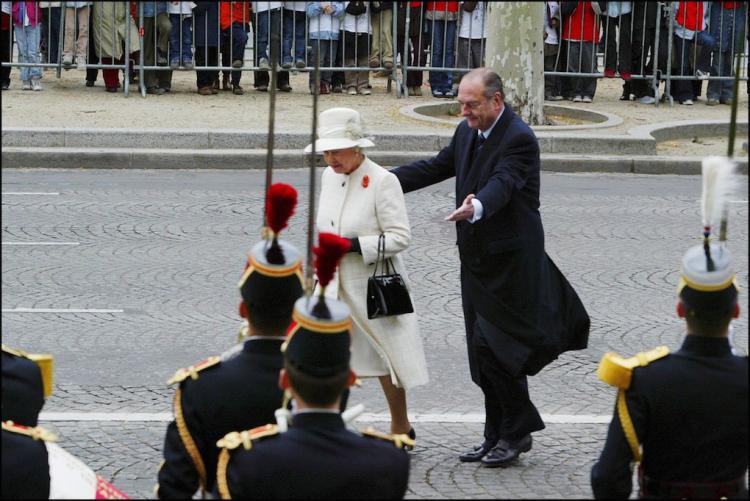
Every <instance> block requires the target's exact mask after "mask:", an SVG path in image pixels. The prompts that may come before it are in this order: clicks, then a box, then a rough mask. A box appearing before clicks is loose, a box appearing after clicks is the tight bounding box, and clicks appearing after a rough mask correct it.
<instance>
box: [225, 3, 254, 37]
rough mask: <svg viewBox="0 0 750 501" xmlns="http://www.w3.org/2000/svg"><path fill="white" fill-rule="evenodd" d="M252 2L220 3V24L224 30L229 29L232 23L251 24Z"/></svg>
mask: <svg viewBox="0 0 750 501" xmlns="http://www.w3.org/2000/svg"><path fill="white" fill-rule="evenodd" d="M250 5H251V3H250V2H226V1H222V2H221V3H220V4H219V24H220V25H221V29H222V30H228V29H229V27H230V26H232V23H240V24H249V23H250V16H251V12H250V11H251V9H250Z"/></svg>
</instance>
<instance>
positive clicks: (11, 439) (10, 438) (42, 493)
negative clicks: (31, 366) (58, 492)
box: [2, 357, 49, 499]
mask: <svg viewBox="0 0 750 501" xmlns="http://www.w3.org/2000/svg"><path fill="white" fill-rule="evenodd" d="M3 364H5V357H3ZM4 371H5V370H4V369H3V372H4ZM2 457H3V465H2V472H3V478H2V498H3V499H48V498H49V461H48V456H47V446H46V445H44V441H43V440H34V439H33V438H32V437H28V436H26V435H19V434H16V433H13V432H11V431H6V430H3V436H2Z"/></svg>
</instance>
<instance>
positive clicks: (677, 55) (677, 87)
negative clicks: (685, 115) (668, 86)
mask: <svg viewBox="0 0 750 501" xmlns="http://www.w3.org/2000/svg"><path fill="white" fill-rule="evenodd" d="M692 46H693V43H692V41H690V40H685V39H684V38H680V37H678V36H677V35H674V48H673V49H672V50H673V52H672V54H673V56H674V59H673V61H674V65H673V68H672V74H673V75H675V76H692V75H693V69H692V67H691V66H690V52H691V50H692ZM694 91H695V89H694V88H693V82H692V81H691V80H687V79H674V80H672V96H674V98H675V100H677V101H679V103H680V104H686V105H692V104H693V100H694V99H695V94H694Z"/></svg>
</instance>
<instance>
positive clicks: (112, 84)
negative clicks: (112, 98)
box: [99, 57, 123, 92]
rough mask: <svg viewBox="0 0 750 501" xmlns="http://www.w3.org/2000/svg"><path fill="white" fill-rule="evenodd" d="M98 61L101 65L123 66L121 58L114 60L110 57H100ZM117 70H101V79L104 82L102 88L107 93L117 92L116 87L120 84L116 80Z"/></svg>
mask: <svg viewBox="0 0 750 501" xmlns="http://www.w3.org/2000/svg"><path fill="white" fill-rule="evenodd" d="M99 61H100V63H101V64H123V58H120V59H117V60H115V59H114V58H111V57H100V58H99ZM119 71H120V70H119V69H118V68H103V69H102V79H103V80H104V87H105V88H106V90H107V92H117V87H118V86H119V84H120V82H119V79H118V73H119Z"/></svg>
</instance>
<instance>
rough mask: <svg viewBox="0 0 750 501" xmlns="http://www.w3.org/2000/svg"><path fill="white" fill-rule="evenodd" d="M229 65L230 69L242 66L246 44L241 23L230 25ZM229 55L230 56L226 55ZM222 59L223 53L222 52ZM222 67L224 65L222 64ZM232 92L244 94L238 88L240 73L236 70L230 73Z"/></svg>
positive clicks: (245, 34)
mask: <svg viewBox="0 0 750 501" xmlns="http://www.w3.org/2000/svg"><path fill="white" fill-rule="evenodd" d="M231 28H232V29H231V34H230V35H231V58H230V59H231V61H232V62H231V65H232V68H242V65H243V64H244V60H243V58H244V55H245V45H246V44H247V32H246V31H245V26H244V25H243V24H242V23H232V27H231ZM228 55H230V54H228ZM222 58H223V51H222ZM222 66H224V63H223V62H222ZM231 78H232V92H233V93H234V94H235V95H242V94H244V90H243V89H242V87H240V80H241V79H242V72H241V71H239V69H237V70H233V71H232V77H231Z"/></svg>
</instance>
